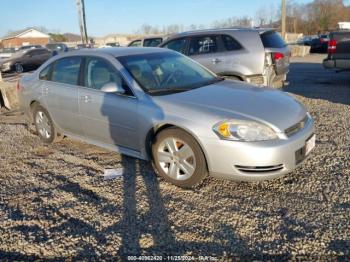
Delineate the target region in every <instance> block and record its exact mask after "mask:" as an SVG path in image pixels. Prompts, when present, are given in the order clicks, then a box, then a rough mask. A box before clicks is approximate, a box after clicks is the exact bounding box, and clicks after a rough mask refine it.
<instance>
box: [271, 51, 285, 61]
mask: <svg viewBox="0 0 350 262" xmlns="http://www.w3.org/2000/svg"><path fill="white" fill-rule="evenodd" d="M282 58H284V54H282V53H273V60H275V61H278V60H280V59H282Z"/></svg>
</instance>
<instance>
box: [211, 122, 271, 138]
mask: <svg viewBox="0 0 350 262" xmlns="http://www.w3.org/2000/svg"><path fill="white" fill-rule="evenodd" d="M213 130H214V131H215V133H216V134H217V135H218V136H219V137H220V138H221V139H225V140H234V141H247V142H249V141H265V140H272V139H276V138H277V134H276V132H275V131H273V130H272V129H271V128H270V127H268V126H266V125H264V124H261V123H258V122H255V121H247V120H228V121H223V122H220V123H218V124H216V125H215V126H214V127H213Z"/></svg>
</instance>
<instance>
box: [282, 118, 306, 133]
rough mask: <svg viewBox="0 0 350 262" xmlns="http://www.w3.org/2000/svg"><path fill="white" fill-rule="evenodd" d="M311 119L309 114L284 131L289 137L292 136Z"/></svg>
mask: <svg viewBox="0 0 350 262" xmlns="http://www.w3.org/2000/svg"><path fill="white" fill-rule="evenodd" d="M308 121H309V118H308V116H305V117H304V118H303V120H301V121H300V122H298V123H296V124H295V125H292V126H291V127H288V128H287V129H286V130H284V133H285V134H286V136H287V137H290V136H292V135H294V134H296V133H298V132H299V131H300V130H301V129H303V128H304V127H305V125H306V123H307V122H308Z"/></svg>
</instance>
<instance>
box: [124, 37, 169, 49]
mask: <svg viewBox="0 0 350 262" xmlns="http://www.w3.org/2000/svg"><path fill="white" fill-rule="evenodd" d="M166 38H167V37H166V36H153V37H145V38H140V39H136V40H133V41H131V42H130V43H129V44H128V47H140V46H143V47H156V46H159V45H160V44H161V43H162V42H163V41H164V40H165V39H166Z"/></svg>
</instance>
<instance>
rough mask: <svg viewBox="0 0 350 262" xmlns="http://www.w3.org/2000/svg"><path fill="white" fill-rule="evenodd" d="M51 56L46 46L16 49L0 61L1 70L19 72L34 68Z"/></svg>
mask: <svg viewBox="0 0 350 262" xmlns="http://www.w3.org/2000/svg"><path fill="white" fill-rule="evenodd" d="M51 56H52V54H51V52H50V50H48V49H46V48H35V49H25V50H21V51H17V52H16V53H14V54H13V55H12V56H11V57H10V58H8V59H4V60H1V61H0V71H1V72H11V71H16V72H18V73H21V72H23V71H26V70H31V69H36V68H38V67H39V66H41V65H42V64H43V63H44V62H45V61H46V60H48V59H49V58H50V57H51Z"/></svg>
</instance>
